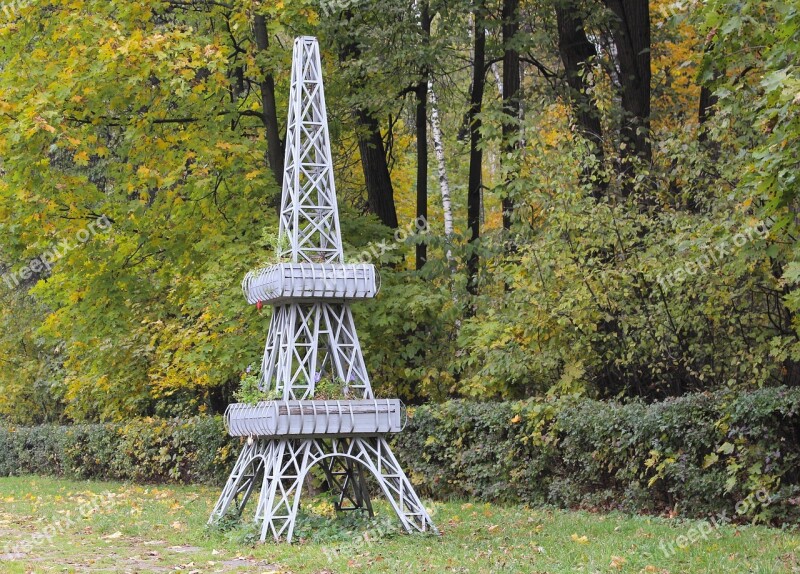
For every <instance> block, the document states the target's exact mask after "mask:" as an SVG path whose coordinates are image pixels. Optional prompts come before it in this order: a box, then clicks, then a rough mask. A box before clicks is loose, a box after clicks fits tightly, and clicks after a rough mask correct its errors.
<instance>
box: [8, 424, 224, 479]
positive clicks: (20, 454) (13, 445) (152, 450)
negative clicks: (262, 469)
mask: <svg viewBox="0 0 800 574" xmlns="http://www.w3.org/2000/svg"><path fill="white" fill-rule="evenodd" d="M0 448H2V450H3V452H2V455H0V475H2V476H13V475H19V474H28V473H33V474H41V475H57V476H65V477H71V478H95V479H115V480H130V481H136V482H177V483H188V482H192V483H205V484H220V483H221V482H222V481H224V479H225V477H226V476H227V473H228V471H229V467H230V465H231V464H233V460H234V457H235V456H236V455H237V454H238V453H237V451H236V447H235V445H234V442H233V441H232V440H231V439H230V438H229V437H228V436H227V435H226V433H225V431H224V428H223V424H222V419H221V418H219V417H197V418H193V419H187V420H183V421H181V420H171V421H168V420H160V419H142V420H132V421H129V422H126V423H119V424H113V423H106V424H80V425H72V426H68V427H62V426H38V427H12V428H7V427H0Z"/></svg>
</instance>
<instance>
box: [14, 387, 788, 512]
mask: <svg viewBox="0 0 800 574" xmlns="http://www.w3.org/2000/svg"><path fill="white" fill-rule="evenodd" d="M410 415H411V416H410V419H409V425H408V428H407V429H406V430H405V431H404V432H403V433H400V434H399V435H396V436H395V437H393V439H392V440H393V444H394V447H395V449H396V454H397V456H398V458H399V459H400V460H401V461H402V462H403V464H404V466H405V468H406V471H407V472H408V474H409V476H410V478H411V480H412V482H414V483H415V484H416V485H417V487H418V488H419V490H420V491H421V493H422V494H424V495H427V496H433V497H437V498H448V497H471V498H478V499H483V500H492V501H501V502H524V503H534V504H553V505H558V506H562V507H579V506H580V507H589V508H595V507H602V508H618V509H621V510H625V511H630V512H659V513H661V512H671V513H672V512H674V513H677V514H678V515H681V516H686V517H701V516H705V515H708V514H709V513H720V512H725V513H726V515H727V516H728V517H731V518H734V517H737V515H738V518H740V519H742V520H757V521H763V522H772V523H775V524H790V523H796V522H797V521H798V520H799V519H800V389H788V388H785V387H779V388H771V389H762V390H758V391H754V392H750V393H747V394H739V395H735V394H731V393H726V392H718V393H715V394H710V393H702V394H696V395H689V396H686V397H683V398H679V399H670V400H667V401H664V402H660V403H654V404H645V403H642V402H639V401H633V402H629V403H626V404H623V403H616V402H603V401H595V400H589V399H576V398H569V399H560V400H551V401H546V402H541V401H540V402H537V401H533V400H530V401H523V402H519V401H518V402H503V403H476V402H469V401H450V402H447V403H443V404H439V405H429V406H423V407H418V408H415V409H412V410H411V411H410ZM238 450H239V442H238V441H237V440H234V439H230V438H229V437H228V436H227V435H226V433H225V431H224V428H223V424H222V420H221V418H220V417H201V418H193V419H188V420H162V419H139V420H134V421H130V422H126V423H119V424H91V425H74V426H68V427H58V426H38V427H19V428H3V427H0V475H17V474H26V473H36V474H55V475H60V476H67V477H74V478H97V479H115V480H131V481H137V482H180V483H188V482H194V483H206V484H215V485H220V484H222V482H223V481H224V480H225V478H226V476H227V474H228V472H229V471H230V469H231V468H232V465H233V459H234V457H235V456H236V455H237V454H238Z"/></svg>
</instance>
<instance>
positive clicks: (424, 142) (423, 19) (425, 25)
mask: <svg viewBox="0 0 800 574" xmlns="http://www.w3.org/2000/svg"><path fill="white" fill-rule="evenodd" d="M421 4H422V6H421V9H420V15H419V20H420V28H421V30H422V43H423V44H424V45H427V44H428V42H429V39H430V34H431V18H430V16H429V14H428V2H427V0H425V1H423V2H422V3H421ZM428 75H429V73H428V68H427V64H423V66H422V70H421V74H420V76H421V78H420V82H419V84H418V85H417V90H416V96H417V110H416V113H417V117H416V121H417V220H416V221H417V224H419V222H423V221H424V222H425V225H426V226H427V221H428ZM427 260H428V246H427V245H426V244H425V243H418V244H417V249H416V267H417V269H418V270H419V269H422V266H423V265H425V262H426V261H427Z"/></svg>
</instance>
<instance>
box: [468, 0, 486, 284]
mask: <svg viewBox="0 0 800 574" xmlns="http://www.w3.org/2000/svg"><path fill="white" fill-rule="evenodd" d="M483 12H484V5H483V0H476V3H475V13H474V38H473V40H474V49H473V65H472V90H471V92H470V107H469V178H468V181H467V227H469V231H470V234H469V243H470V246H471V248H472V249H471V250H470V253H469V258H468V259H467V291H468V292H469V293H471V294H472V295H477V293H478V264H479V257H478V251H477V245H476V243H477V241H478V240H479V239H480V236H481V220H480V215H481V195H482V194H481V188H482V185H483V181H482V177H481V176H482V170H483V151H482V150H481V149H480V144H481V120H480V113H481V107H482V105H483V90H484V86H485V84H486V28H485V27H484V26H485V24H484V22H483V20H484V14H483Z"/></svg>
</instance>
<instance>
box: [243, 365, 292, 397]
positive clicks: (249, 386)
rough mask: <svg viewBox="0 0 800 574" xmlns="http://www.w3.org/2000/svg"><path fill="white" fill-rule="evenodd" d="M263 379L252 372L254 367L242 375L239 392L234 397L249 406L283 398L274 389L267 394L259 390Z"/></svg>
mask: <svg viewBox="0 0 800 574" xmlns="http://www.w3.org/2000/svg"><path fill="white" fill-rule="evenodd" d="M260 383H261V377H260V376H259V375H257V374H255V373H253V372H252V366H250V367H247V370H246V371H245V372H244V373H242V381H241V383H239V390H238V391H236V392H235V393H233V397H234V398H235V399H236V401H237V402H239V403H246V404H248V405H255V404H258V403H259V402H260V401H274V400H278V399H281V398H283V396H282V394H281V393H280V391H278V390H276V389H272V390H270V391H269V392H265V391H263V390H261V389H260V388H259V384H260Z"/></svg>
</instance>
